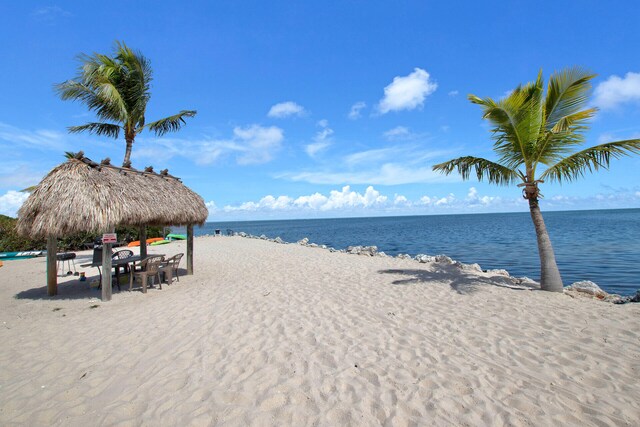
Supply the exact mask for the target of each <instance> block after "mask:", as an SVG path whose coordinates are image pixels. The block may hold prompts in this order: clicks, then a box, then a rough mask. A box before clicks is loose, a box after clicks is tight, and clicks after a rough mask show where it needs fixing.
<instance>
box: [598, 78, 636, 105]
mask: <svg viewBox="0 0 640 427" xmlns="http://www.w3.org/2000/svg"><path fill="white" fill-rule="evenodd" d="M594 96H595V99H594V101H593V102H594V104H595V105H596V106H598V107H600V108H602V109H610V108H615V107H617V106H618V105H620V104H624V103H628V102H640V73H632V72H629V73H627V74H626V75H625V76H624V77H623V78H620V77H618V76H611V77H609V78H608V79H607V80H605V81H604V82H602V83H600V84H599V85H598V86H597V87H596V89H595V91H594Z"/></svg>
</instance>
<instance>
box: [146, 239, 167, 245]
mask: <svg viewBox="0 0 640 427" xmlns="http://www.w3.org/2000/svg"><path fill="white" fill-rule="evenodd" d="M167 243H171V240H158V241H157V242H153V243H149V246H158V245H166V244H167Z"/></svg>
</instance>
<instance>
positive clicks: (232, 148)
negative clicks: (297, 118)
mask: <svg viewBox="0 0 640 427" xmlns="http://www.w3.org/2000/svg"><path fill="white" fill-rule="evenodd" d="M283 140H284V131H283V130H282V129H280V128H279V127H276V126H270V127H263V126H260V125H249V126H245V127H240V126H238V127H235V128H234V129H233V137H232V138H231V139H201V140H186V139H179V138H161V139H157V140H153V141H149V140H147V139H142V138H141V139H140V140H139V141H138V140H136V144H137V145H138V146H137V147H136V149H135V150H133V154H132V158H133V159H141V158H146V159H153V160H158V159H162V160H163V161H167V160H169V159H171V158H173V157H176V156H180V157H185V158H187V159H195V162H196V163H197V164H200V165H209V164H212V163H215V162H216V161H218V160H219V159H222V158H224V157H227V156H235V160H236V163H237V164H239V165H252V164H261V163H267V162H269V161H271V160H272V159H273V157H274V155H275V153H276V152H277V151H278V150H279V149H280V147H281V146H282V141H283Z"/></svg>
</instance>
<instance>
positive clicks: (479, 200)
mask: <svg viewBox="0 0 640 427" xmlns="http://www.w3.org/2000/svg"><path fill="white" fill-rule="evenodd" d="M466 200H467V202H469V203H470V204H471V205H483V206H489V205H490V204H492V203H494V202H495V201H499V198H498V197H492V196H479V195H478V190H476V188H475V187H471V188H469V192H468V193H467V198H466Z"/></svg>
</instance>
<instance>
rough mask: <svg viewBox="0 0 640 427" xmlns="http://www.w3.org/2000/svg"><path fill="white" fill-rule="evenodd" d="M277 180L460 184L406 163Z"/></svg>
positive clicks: (452, 177) (453, 178)
mask: <svg viewBox="0 0 640 427" xmlns="http://www.w3.org/2000/svg"><path fill="white" fill-rule="evenodd" d="M276 178H283V179H289V180H291V181H302V182H308V183H311V184H337V185H340V184H345V183H352V184H372V185H401V184H417V183H432V182H458V181H459V180H460V178H459V177H456V176H455V175H449V176H446V175H442V174H440V173H437V172H434V171H432V170H431V167H430V166H426V167H412V166H408V165H406V164H404V163H384V164H383V165H381V166H377V167H371V168H368V169H367V170H363V171H356V172H352V171H346V172H331V171H328V172H324V171H320V172H296V173H283V174H280V175H278V176H276Z"/></svg>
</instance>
